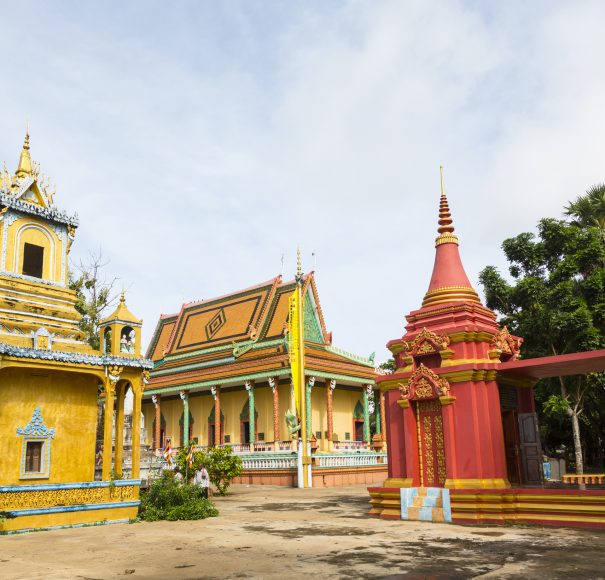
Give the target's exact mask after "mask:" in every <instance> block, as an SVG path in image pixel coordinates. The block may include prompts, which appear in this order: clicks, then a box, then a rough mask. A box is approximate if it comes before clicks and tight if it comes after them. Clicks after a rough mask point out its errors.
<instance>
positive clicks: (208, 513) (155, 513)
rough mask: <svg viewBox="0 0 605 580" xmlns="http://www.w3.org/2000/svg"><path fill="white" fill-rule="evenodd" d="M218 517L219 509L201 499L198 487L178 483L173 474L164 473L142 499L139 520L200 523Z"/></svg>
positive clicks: (200, 491) (207, 500) (206, 500)
mask: <svg viewBox="0 0 605 580" xmlns="http://www.w3.org/2000/svg"><path fill="white" fill-rule="evenodd" d="M217 515H218V510H217V509H216V508H215V507H214V504H213V503H212V502H211V501H210V500H209V499H206V498H204V497H202V490H201V489H200V488H199V487H198V486H196V485H192V484H189V483H180V482H178V481H177V480H175V478H174V474H173V473H172V472H170V471H165V472H164V473H163V474H162V476H161V477H160V478H158V479H156V480H155V481H154V482H153V483H152V484H151V487H150V488H149V490H148V491H147V492H145V493H144V494H142V496H141V506H140V508H139V517H140V518H141V519H143V520H145V521H147V522H155V521H158V520H171V521H174V520H199V519H203V518H209V517H214V516H217Z"/></svg>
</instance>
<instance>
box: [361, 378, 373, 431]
mask: <svg viewBox="0 0 605 580" xmlns="http://www.w3.org/2000/svg"><path fill="white" fill-rule="evenodd" d="M371 389H372V387H371V386H370V385H368V386H367V387H366V388H365V389H364V391H363V440H364V441H365V442H366V443H369V442H370V409H369V405H368V402H369V399H370V392H371Z"/></svg>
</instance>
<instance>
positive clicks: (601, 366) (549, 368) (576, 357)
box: [498, 349, 605, 379]
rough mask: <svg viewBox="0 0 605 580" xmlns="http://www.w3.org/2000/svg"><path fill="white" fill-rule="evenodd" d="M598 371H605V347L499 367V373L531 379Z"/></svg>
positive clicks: (507, 363)
mask: <svg viewBox="0 0 605 580" xmlns="http://www.w3.org/2000/svg"><path fill="white" fill-rule="evenodd" d="M596 371H605V349H601V350H592V351H589V352H574V353H572V354H560V355H557V356H543V357H540V358H529V359H527V360H515V361H510V362H506V363H502V364H500V366H499V367H498V374H499V375H503V376H510V377H527V378H531V379H545V378H548V377H562V376H567V375H585V374H586V373H594V372H596Z"/></svg>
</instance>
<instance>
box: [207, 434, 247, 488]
mask: <svg viewBox="0 0 605 580" xmlns="http://www.w3.org/2000/svg"><path fill="white" fill-rule="evenodd" d="M204 465H205V466H206V469H207V470H208V475H209V476H210V481H211V482H212V483H213V484H214V486H215V487H216V491H218V493H219V495H225V494H226V493H227V490H228V489H229V486H230V485H231V482H232V481H233V480H234V478H236V477H238V476H240V475H241V474H242V471H243V470H244V468H243V465H242V459H241V457H238V456H237V455H233V449H232V448H231V447H229V446H227V447H212V448H210V449H209V450H208V452H207V454H206V461H205V463H204Z"/></svg>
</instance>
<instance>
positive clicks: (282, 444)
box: [277, 441, 292, 451]
mask: <svg viewBox="0 0 605 580" xmlns="http://www.w3.org/2000/svg"><path fill="white" fill-rule="evenodd" d="M277 448H278V449H279V450H280V451H292V441H278V442H277Z"/></svg>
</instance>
